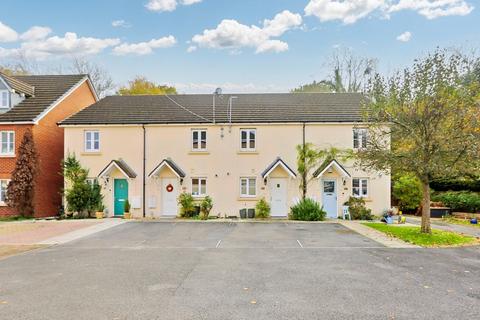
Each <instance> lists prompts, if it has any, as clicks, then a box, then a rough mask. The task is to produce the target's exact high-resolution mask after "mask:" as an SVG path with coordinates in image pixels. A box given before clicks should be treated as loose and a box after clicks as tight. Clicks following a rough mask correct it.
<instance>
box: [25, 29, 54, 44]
mask: <svg viewBox="0 0 480 320" xmlns="http://www.w3.org/2000/svg"><path fill="white" fill-rule="evenodd" d="M50 33H52V29H50V28H49V27H40V26H34V27H31V28H30V29H28V30H27V31H26V32H24V33H22V35H21V36H20V39H21V40H24V41H35V40H41V39H45V38H46V37H47V36H48V35H49V34H50Z"/></svg>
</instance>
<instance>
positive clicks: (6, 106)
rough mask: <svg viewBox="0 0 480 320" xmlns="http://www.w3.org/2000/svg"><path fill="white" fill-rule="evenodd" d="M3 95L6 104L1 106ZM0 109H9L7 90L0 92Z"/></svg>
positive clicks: (8, 93)
mask: <svg viewBox="0 0 480 320" xmlns="http://www.w3.org/2000/svg"><path fill="white" fill-rule="evenodd" d="M4 95H6V97H7V103H6V104H3V97H4ZM0 109H10V92H9V91H8V90H0Z"/></svg>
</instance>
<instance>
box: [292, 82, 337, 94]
mask: <svg viewBox="0 0 480 320" xmlns="http://www.w3.org/2000/svg"><path fill="white" fill-rule="evenodd" d="M333 90H334V89H333V87H332V84H331V83H330V81H327V80H322V81H318V82H317V81H313V82H312V83H309V84H304V85H302V86H300V87H298V88H295V89H293V90H291V92H292V93H318V92H320V93H329V92H333Z"/></svg>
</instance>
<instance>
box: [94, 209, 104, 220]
mask: <svg viewBox="0 0 480 320" xmlns="http://www.w3.org/2000/svg"><path fill="white" fill-rule="evenodd" d="M95 216H96V217H97V219H103V212H102V211H100V212H95Z"/></svg>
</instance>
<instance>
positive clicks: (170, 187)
mask: <svg viewBox="0 0 480 320" xmlns="http://www.w3.org/2000/svg"><path fill="white" fill-rule="evenodd" d="M167 191H168V192H172V191H173V186H172V184H171V183H170V184H168V185H167Z"/></svg>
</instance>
